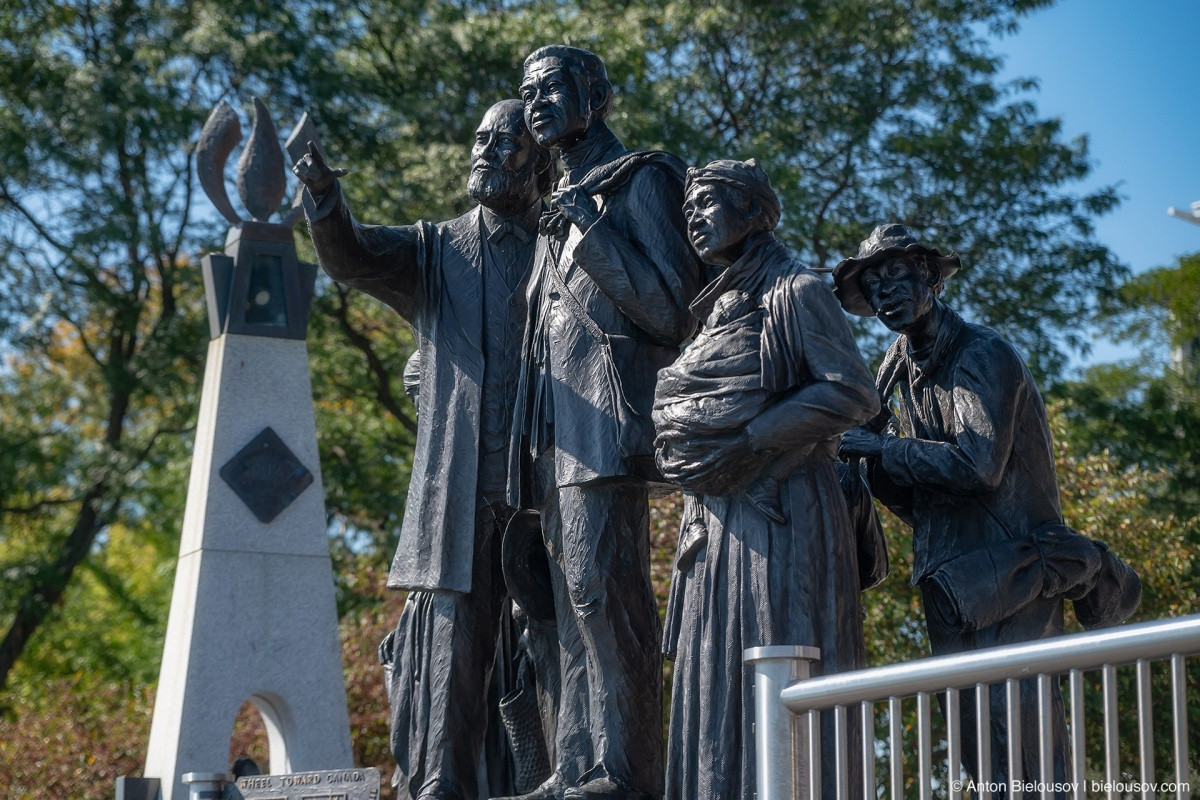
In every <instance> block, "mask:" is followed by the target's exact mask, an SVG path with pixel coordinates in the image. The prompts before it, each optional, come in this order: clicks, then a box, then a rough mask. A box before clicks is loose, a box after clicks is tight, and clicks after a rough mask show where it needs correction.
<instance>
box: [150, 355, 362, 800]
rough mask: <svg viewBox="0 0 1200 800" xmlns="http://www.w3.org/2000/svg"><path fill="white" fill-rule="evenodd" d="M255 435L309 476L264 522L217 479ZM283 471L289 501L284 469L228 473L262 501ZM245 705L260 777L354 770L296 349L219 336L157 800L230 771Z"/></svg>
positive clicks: (258, 464)
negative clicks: (254, 725) (274, 439)
mask: <svg viewBox="0 0 1200 800" xmlns="http://www.w3.org/2000/svg"><path fill="white" fill-rule="evenodd" d="M266 428H270V429H272V430H273V431H274V432H275V434H277V435H278V437H279V440H281V441H282V443H283V445H284V446H286V448H287V449H288V450H290V451H291V453H292V454H293V455H294V457H295V459H296V460H297V461H299V462H300V464H302V465H303V466H304V467H305V468H307V470H308V472H310V473H311V475H312V482H311V484H310V485H307V486H305V487H304V488H302V489H300V490H299V494H298V495H296V496H295V498H294V499H293V500H291V502H290V503H289V504H288V505H286V507H284V508H283V510H282V511H279V512H278V515H277V516H275V517H274V518H273V519H272V520H271V521H270V522H263V521H261V520H260V519H259V517H258V516H256V514H255V513H254V512H252V511H251V509H250V508H249V507H248V506H247V504H246V503H245V502H244V501H243V500H242V498H241V497H239V496H238V494H236V493H235V492H234V490H233V489H232V488H231V487H230V485H229V483H228V482H227V481H226V479H225V478H223V477H222V475H221V470H222V468H223V467H225V466H226V465H227V464H229V462H230V461H231V459H234V458H235V456H237V455H238V454H239V452H240V451H242V450H243V448H245V447H246V445H247V444H249V443H250V442H251V441H252V440H254V439H255V437H257V436H259V435H260V434H261V433H262V432H263V431H264V429H266ZM289 464H290V467H289ZM289 469H290V477H291V478H292V479H293V480H292V482H291V484H290V485H291V491H292V493H293V494H294V492H295V491H296V484H297V483H298V482H296V481H294V478H295V473H296V472H297V471H300V470H299V468H298V467H297V465H296V464H295V463H294V462H287V461H283V460H280V459H279V458H278V457H275V456H271V457H263V458H259V459H257V460H254V459H250V460H248V461H245V462H240V468H239V469H235V470H234V472H238V471H239V470H240V472H242V473H243V474H244V475H246V476H248V479H249V482H250V484H251V486H252V488H254V489H255V490H256V491H258V493H259V495H260V496H262V495H264V494H266V495H270V492H269V491H264V489H263V487H264V486H268V487H269V486H270V485H271V482H272V480H275V479H278V478H279V477H280V475H281V474H284V473H288V472H289ZM285 494H286V492H285ZM268 505H269V504H268ZM260 513H262V511H261V509H260ZM247 700H250V701H251V702H253V703H254V705H255V706H256V707H257V708H258V709H259V711H260V712H261V713H262V715H263V719H264V721H265V722H266V727H267V731H268V737H269V741H270V752H271V755H270V758H271V763H270V772H271V773H274V774H279V773H284V772H292V771H300V770H325V769H338V768H345V767H351V766H353V759H352V755H351V750H350V725H349V720H348V716H347V713H346V690H345V681H344V677H343V671H342V658H341V650H340V643H339V639H338V629H337V610H336V607H335V602H334V587H333V570H332V565H331V563H330V559H329V544H328V539H327V535H326V527H325V507H324V490H323V488H322V485H321V473H320V465H319V462H318V456H317V440H316V426H315V423H314V420H313V409H312V388H311V385H310V382H309V374H308V354H307V350H306V347H305V343H304V341H303V339H282V338H279V339H277V338H270V337H267V336H246V335H239V334H223V335H221V336H219V337H218V338H216V339H213V340H212V341H211V342H210V343H209V348H208V363H207V366H206V369H205V374H204V390H203V395H202V397H201V401H200V419H199V423H198V425H197V429H196V443H195V448H194V452H193V456H192V473H191V480H190V483H189V485H188V498H187V510H186V512H185V515H184V521H183V535H182V538H181V541H180V548H179V563H178V566H177V568H176V574H175V590H174V595H173V597H172V600H171V615H170V619H169V622H168V625H167V638H166V645H165V648H164V651H163V661H162V670H161V673H160V676H159V682H158V695H157V697H156V700H155V705H154V720H153V723H152V727H151V731H150V746H149V750H148V753H147V757H146V768H145V773H144V774H145V776H146V777H156V778H159V779H161V781H162V791H163V800H172V798H174V800H184V798H186V797H187V790H186V788H185V787H184V785H183V783H182V782H181V776H182V775H183V774H184V773H188V772H224V771H225V770H226V769H228V767H229V763H228V760H229V740H230V736H231V734H232V731H233V723H234V719H235V717H236V715H237V713H238V710H239V709H240V708H241V706H242V704H243V703H245V702H246V701H247Z"/></svg>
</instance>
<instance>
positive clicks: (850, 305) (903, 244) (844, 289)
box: [833, 222, 962, 317]
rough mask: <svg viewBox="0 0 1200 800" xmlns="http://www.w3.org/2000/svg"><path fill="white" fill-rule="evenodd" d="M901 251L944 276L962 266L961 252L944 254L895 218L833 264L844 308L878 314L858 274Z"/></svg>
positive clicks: (836, 290) (835, 290)
mask: <svg viewBox="0 0 1200 800" xmlns="http://www.w3.org/2000/svg"><path fill="white" fill-rule="evenodd" d="M901 255H911V256H920V257H923V258H924V259H925V261H926V263H928V264H929V265H930V266H931V267H935V268H937V269H938V270H939V271H940V272H941V273H942V280H945V279H946V278H949V277H950V276H951V275H953V274H954V273H956V272H958V268H959V267H961V266H962V262H961V261H960V260H959V258H958V253H950V254H949V255H942V254H941V253H939V252H938V251H937V250H934V249H933V248H931V247H926V246H925V245H923V244H921V243H920V242H918V241H917V239H916V237H915V236H913V235H912V233H910V232H909V230H908V228H906V227H904V226H903V225H900V224H898V223H895V222H892V223H889V224H887V225H880V226H879V227H878V228H876V229H875V230H873V231H871V235H870V236H868V237H867V238H866V239H864V240H863V242H862V244H860V245H859V246H858V255H856V256H853V257H852V258H847V259H844V260H843V261H842V262H841V263H840V264H838V265H837V266H836V267H834V268H833V293H834V294H835V295H837V299H838V300H839V301H840V302H841V304H842V308H844V309H846V311H848V312H850V313H851V314H857V315H858V316H860V317H873V316H875V310H874V309H873V308H871V304H870V303H868V302H867V298H866V296H865V295H864V294H863V292H862V287H861V286H859V282H858V280H859V277H861V276H862V273H863V270H865V269H867V268H868V267H872V266H874V265H876V264H878V263H880V262H882V261H884V260H885V259H888V258H894V257H896V256H901Z"/></svg>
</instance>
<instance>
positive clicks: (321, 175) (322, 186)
mask: <svg viewBox="0 0 1200 800" xmlns="http://www.w3.org/2000/svg"><path fill="white" fill-rule="evenodd" d="M347 173H348V170H344V169H332V168H330V166H329V165H328V164H327V163H325V157H324V156H322V155H321V151H320V150H318V149H317V143H316V142H309V143H308V152H307V153H305V154H304V155H303V156H301V157H300V160H299V161H297V162H296V163H295V164H294V165H293V166H292V174H294V175H295V176H296V177H297V178H299V180H300V182H301V183H303V184H304V185H305V186H307V187H308V191H310V192H311V193H312V195H313V197H321V196H322V195H323V194H325V193H326V192H328V191H329V187H331V186H333V183H334V181H336V180H337V179H338V178H341V177H342V176H344V175H346V174H347Z"/></svg>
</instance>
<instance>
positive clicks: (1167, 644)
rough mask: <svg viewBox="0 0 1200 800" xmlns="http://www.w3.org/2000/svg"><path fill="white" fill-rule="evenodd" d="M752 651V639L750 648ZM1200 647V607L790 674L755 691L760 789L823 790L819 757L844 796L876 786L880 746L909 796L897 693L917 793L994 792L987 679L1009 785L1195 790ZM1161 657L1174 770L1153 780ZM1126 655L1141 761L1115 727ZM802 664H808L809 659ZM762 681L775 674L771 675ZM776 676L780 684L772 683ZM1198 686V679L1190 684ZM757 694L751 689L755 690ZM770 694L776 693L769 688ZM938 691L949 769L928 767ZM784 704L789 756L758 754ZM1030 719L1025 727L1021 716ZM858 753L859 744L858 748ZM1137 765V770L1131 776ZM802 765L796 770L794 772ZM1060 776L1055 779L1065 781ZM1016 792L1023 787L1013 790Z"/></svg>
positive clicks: (895, 782)
mask: <svg viewBox="0 0 1200 800" xmlns="http://www.w3.org/2000/svg"><path fill="white" fill-rule="evenodd" d="M749 653H750V651H747V654H749ZM1197 654H1200V614H1198V615H1192V616H1188V617H1179V618H1176V619H1167V620H1161V621H1158V622H1148V623H1142V624H1138V625H1127V626H1122V627H1119V628H1112V629H1108V630H1104V631H1101V632H1096V633H1084V634H1076V635H1071V636H1061V637H1056V638H1054V639H1044V640H1039V641H1034V642H1028V643H1024V644H1018V645H1009V646H1005V647H995V648H988V649H985V650H976V651H972V652H968V653H962V654H956V655H949V656H936V657H933V658H925V659H920V660H917V661H912V662H909V663H906V664H893V665H889V666H883V667H875V668H871V669H865V670H857V671H854V672H846V673H842V674H838V675H829V676H824V677H820V678H813V679H810V680H800V681H796V682H793V683H791V684H790V685H787V686H786V687H785V688H783V689H782V691H779V692H778V695H774V696H777V697H778V703H777V704H772V703H771V702H770V701H769V700H768V698H765V697H757V698H756V725H755V729H756V747H757V749H758V753H759V765H758V766H759V774H758V800H790V798H793V797H803V796H807V797H811V798H817V797H821V796H822V792H821V786H822V778H821V771H822V767H823V766H824V767H825V768H827V769H828V768H832V769H833V770H834V780H833V781H828V780H827V781H826V783H825V784H824V785H825V786H826V787H828V786H829V785H830V784H831V783H833V784H835V785H836V796H837V797H838V798H839V800H841V799H842V798H848V797H851V796H857V795H860V794H861V796H863V797H867V798H875V797H877V796H879V788H880V787H878V786H877V783H876V774H875V773H876V769H875V766H876V759H877V757H879V755H881V754H883V753H887V760H888V762H889V764H888V770H887V777H888V780H887V788H888V789H889V791H890V796H891V797H892V798H893V799H894V800H899V798H902V797H904V789H905V783H904V761H905V757H904V746H903V735H904V732H905V731H904V724H903V710H902V702H903V699H904V698H909V697H915V700H916V723H915V724H916V736H915V738H916V745H917V747H916V749H917V758H916V761H917V772H916V779H917V783H916V789H915V791H916V792H917V793H918V794H919V796H920V797H921V798H922V800H924V799H925V798H931V797H932V796H933V795H934V792H935V789H936V791H937V795H938V796H940V797H946V796H948V797H951V798H955V799H956V800H957V798H961V797H963V796H964V785H965V786H966V788H968V789H970V790H972V793H973V795H974V796H975V797H979V798H987V797H990V796H991V794H992V791H994V790H995V789H996V788H997V787H995V786H990V785H989V782H988V781H987V780H986V779H987V776H990V775H991V774H992V769H991V766H992V765H991V764H990V761H989V760H990V753H991V730H992V726H991V724H990V722H991V721H990V719H989V706H990V703H989V702H988V699H989V697H990V695H991V689H990V687H991V686H992V685H993V684H1002V685H1003V686H1004V699H1005V703H1004V706H1005V712H1006V720H1007V730H1008V736H1007V755H1008V759H1007V761H1008V763H1009V764H1012V765H1013V769H1012V770H1011V774H1008V775H1007V776H1006V781H1007V784H1008V785H1009V786H1016V785H1017V784H1016V783H1014V782H1021V786H1022V787H1024V788H1025V789H1026V790H1028V789H1030V787H1031V786H1032V787H1033V793H1031V794H1030V795H1029V796H1037V793H1040V795H1041V796H1042V797H1056V796H1061V795H1060V794H1058V793H1057V792H1058V791H1060V790H1063V789H1065V790H1066V793H1067V794H1069V795H1070V796H1071V797H1074V798H1082V797H1092V796H1105V797H1108V798H1117V797H1126V796H1140V797H1143V798H1151V797H1160V796H1163V797H1165V796H1174V797H1177V798H1186V797H1190V796H1191V788H1190V785H1189V782H1190V780H1191V774H1190V773H1189V766H1188V763H1189V761H1188V760H1189V757H1190V749H1189V745H1188V711H1187V700H1188V698H1187V682H1186V670H1185V666H1186V665H1185V658H1186V657H1187V656H1191V655H1197ZM1163 659H1165V660H1166V661H1167V662H1168V664H1169V686H1170V689H1169V693H1170V716H1171V726H1170V727H1171V732H1172V747H1171V754H1172V760H1173V762H1174V763H1173V770H1172V772H1171V775H1172V777H1173V781H1164V782H1161V783H1156V777H1155V775H1156V773H1155V758H1154V735H1153V718H1152V710H1153V705H1152V697H1151V694H1152V692H1151V662H1152V661H1155V660H1163ZM1125 665H1130V666H1132V667H1133V670H1134V679H1135V685H1136V690H1135V694H1136V719H1137V722H1136V727H1137V748H1136V752H1137V771H1136V772H1133V771H1132V770H1126V771H1122V765H1121V764H1120V763H1119V762H1120V747H1119V744H1120V740H1119V738H1118V733H1119V732H1118V722H1117V720H1118V703H1117V699H1118V692H1117V688H1118V673H1117V668H1118V667H1120V666H1125ZM752 666H753V667H754V669H755V670H756V671H762V670H764V669H772V670H774V671H775V674H780V671H781V670H786V669H787V668H788V667H786V666H781V665H779V664H778V663H777V662H771V661H761V660H760V661H756V662H754V663H753V664H752ZM805 668H807V667H805ZM1091 670H1098V671H1099V694H1100V701H1101V702H1100V705H1101V708H1102V712H1101V717H1102V728H1103V761H1104V773H1103V778H1100V777H1099V776H1098V775H1097V776H1092V777H1089V776H1088V775H1087V774H1086V771H1085V768H1086V761H1085V753H1086V744H1087V742H1086V737H1085V730H1086V728H1087V725H1086V721H1085V714H1084V710H1085V705H1086V702H1085V676H1084V673H1085V672H1088V671H1091ZM1064 675H1065V676H1066V682H1067V691H1066V706H1067V709H1068V711H1067V723H1068V728H1069V735H1068V738H1069V745H1070V747H1069V752H1070V769H1071V777H1070V779H1069V780H1067V781H1062V780H1061V776H1060V777H1059V779H1056V778H1055V776H1054V775H1053V758H1052V757H1051V754H1052V750H1053V747H1054V742H1053V734H1052V729H1051V726H1050V725H1049V724H1048V722H1049V720H1050V718H1051V713H1052V712H1051V702H1052V694H1053V687H1054V684H1053V682H1054V681H1058V680H1061V676H1064ZM1022 680H1033V681H1035V682H1036V687H1037V706H1038V716H1039V725H1038V726H1037V728H1038V736H1039V750H1038V752H1039V754H1040V756H1041V757H1040V765H1041V774H1040V775H1036V776H1026V777H1024V778H1023V777H1022V776H1021V775H1020V764H1021V757H1020V753H1021V742H1020V738H1021V730H1022V726H1021V725H1020V724H1019V722H1017V720H1019V719H1020V717H1019V707H1020V702H1021V699H1020V695H1021V682H1022ZM766 685H770V681H768V682H767V683H766V684H765V685H764V688H766ZM774 685H778V684H777V683H776V684H774ZM1192 688H1193V692H1197V691H1200V688H1198V687H1195V686H1193V687H1192ZM964 690H966V691H974V692H975V697H976V698H978V703H977V704H976V707H977V710H978V713H977V714H976V720H975V722H976V726H975V727H976V736H977V739H978V752H977V753H972V754H964V753H962V752H961V749H962V747H961V738H962V734H963V730H962V726H961V724H960V722H961V720H960V714H959V706H960V693H961V692H963V691H964ZM756 694H758V692H757V691H756ZM772 694H774V693H773V692H772ZM935 695H941V696H942V698H941V699H942V700H943V701H944V702H943V703H942V704H941V705H942V707H943V714H942V717H943V719H944V732H945V736H944V739H943V738H939V739H938V744H939V746H940V747H944V749H945V761H944V762H943V763H944V766H945V772H944V773H941V772H940V767H939V770H938V772H939V774H938V776H936V777H935V774H934V772H935V770H934V762H933V752H934V739H933V735H932V731H933V726H934V719H933V715H932V712H931V703H930V698H931V697H933V696H935ZM879 703H886V704H887V708H888V711H887V715H888V725H887V734H886V735H885V736H884V737H883V739H882V741H881V739H880V737H879V736H877V734H876V725H875V722H876V717H875V714H876V708H875V706H876V704H879ZM782 709H786V710H787V711H789V712H791V714H795V715H798V716H799V717H804V718H806V719H803V720H801V719H795V720H794V722H795V723H799V724H793V726H792V727H793V729H795V730H798V731H799V732H800V733H799V734H798V735H793V737H792V740H791V743H790V750H789V751H788V752H790V755H791V757H790V758H787V757H778V756H776V757H772V758H767V759H765V761H764V758H763V753H764V752H773V753H776V754H778V753H779V751H780V748H779V745H778V738H776V740H775V744H774V745H773V746H772V744H771V742H772V738H771V737H772V735H773V734H772V732H774V736H775V737H778V736H779V735H780V733H779V732H780V731H781V730H783V731H785V732H786V731H787V728H786V727H782V728H781V724H782V723H780V721H779V719H778V718H779V717H780V716H782V717H784V718H785V719H786V718H787V717H788V715H787V714H783V713H782ZM823 713H832V714H833V718H834V726H833V730H834V737H835V740H836V749H835V753H834V754H833V761H832V763H830V764H827V765H822V764H821V758H820V752H821V751H820V745H819V744H818V743H819V741H820V737H821V715H822V714H823ZM851 714H856V715H858V718H859V720H860V721H861V726H860V727H861V737H862V741H861V742H855V743H853V744H854V747H853V748H852V747H851V746H850V745H851V743H850V742H849V741H848V733H847V731H848V729H849V728H850V727H851V726H850V725H849V724H848V721H849V720H850V719H851V716H850V715H851ZM772 715H774V718H772ZM1026 730H1028V728H1026ZM850 753H854V755H855V757H861V759H862V777H861V781H862V784H861V786H856V787H852V786H851V785H850V775H851V773H852V772H857V770H851V769H850V767H849V763H848V762H849V756H848V754H850ZM860 754H861V755H860ZM964 756H968V757H973V760H972V762H971V766H972V767H974V768H976V769H972V773H973V774H974V775H975V776H978V777H979V778H981V780H975V781H972V780H971V778H970V776H966V777H964V775H963V772H962V763H963V760H964ZM1132 776H1136V777H1132ZM801 777H802V779H801ZM1064 783H1065V786H1063V785H1060V784H1064ZM1011 794H1018V796H1019V793H1017V792H1012V793H1010V795H1011Z"/></svg>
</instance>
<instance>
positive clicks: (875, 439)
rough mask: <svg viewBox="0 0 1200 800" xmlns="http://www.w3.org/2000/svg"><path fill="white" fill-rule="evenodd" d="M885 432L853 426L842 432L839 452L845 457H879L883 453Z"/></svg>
mask: <svg viewBox="0 0 1200 800" xmlns="http://www.w3.org/2000/svg"><path fill="white" fill-rule="evenodd" d="M883 440H884V439H883V434H879V433H876V432H875V431H873V430H871V429H869V428H865V427H863V428H851V429H850V430H848V431H846V432H845V433H843V434H842V444H841V447H840V448H838V454H839V455H841V456H842V457H843V458H861V457H864V456H865V457H867V458H879V457H880V456H882V455H883Z"/></svg>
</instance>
